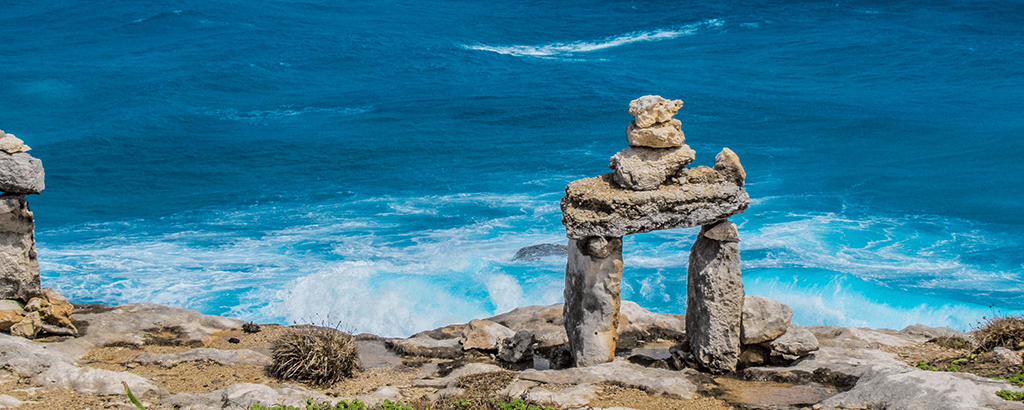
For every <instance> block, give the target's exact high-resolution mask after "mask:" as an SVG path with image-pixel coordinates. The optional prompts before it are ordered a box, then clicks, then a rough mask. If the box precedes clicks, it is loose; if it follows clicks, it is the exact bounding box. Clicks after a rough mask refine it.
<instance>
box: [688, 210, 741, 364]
mask: <svg viewBox="0 0 1024 410" xmlns="http://www.w3.org/2000/svg"><path fill="white" fill-rule="evenodd" d="M721 224H728V225H732V228H731V229H733V230H735V229H736V228H735V225H733V223H732V222H729V221H722V222H721ZM714 228H715V227H713V226H704V227H702V228H701V232H700V233H699V234H698V235H697V240H696V241H695V242H694V243H693V247H692V248H691V249H690V266H689V269H688V270H687V284H686V334H687V338H688V339H689V341H690V351H691V352H692V353H693V356H694V359H695V360H696V361H697V363H699V364H700V365H701V366H703V367H705V368H707V369H708V370H709V371H711V372H713V373H726V372H731V371H734V370H736V364H737V361H738V359H739V354H740V320H741V318H742V315H743V282H742V278H741V275H740V247H739V243H737V242H731V241H720V240H715V239H711V238H708V237H707V236H706V235H705V233H706V232H707V231H709V230H713V229H714Z"/></svg>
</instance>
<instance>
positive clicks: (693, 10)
mask: <svg viewBox="0 0 1024 410" xmlns="http://www.w3.org/2000/svg"><path fill="white" fill-rule="evenodd" d="M549 3H550V2H531V1H525V2H504V3H502V4H498V5H494V4H488V3H483V2H473V1H440V2H433V3H423V2H403V1H384V2H361V1H346V2H323V1H270V2H261V3H251V2H229V1H213V2H188V1H186V2H179V3H175V4H174V5H173V6H167V5H164V4H161V3H155V2H74V1H70V2H56V3H54V2H46V3H40V4H14V3H10V2H8V3H2V4H0V10H2V11H3V12H2V13H0V27H3V29H2V30H0V78H2V79H3V80H2V81H0V128H2V129H4V130H6V131H7V132H10V133H14V134H16V135H18V136H19V137H20V138H22V139H24V140H25V141H26V142H27V143H28V144H29V145H30V146H32V147H33V151H32V152H31V154H33V155H34V156H36V157H37V158H40V159H42V160H43V162H44V165H45V167H46V173H47V190H46V191H45V192H44V193H43V194H42V195H40V196H37V197H32V198H30V204H31V207H32V210H33V211H34V212H35V214H36V221H37V241H38V248H39V254H40V263H41V269H42V274H43V281H44V284H45V285H47V286H51V287H54V288H56V289H58V290H59V291H61V292H63V293H65V294H67V295H68V296H69V297H70V298H71V299H72V300H74V301H76V302H104V303H112V304H119V303H129V302H139V301H151V302H159V303H167V304H172V305H176V306H183V307H188V308H193V309H198V310H200V311H203V312H206V313H211V314H226V315H233V316H238V317H242V318H244V319H247V320H255V321H261V322H280V323H291V322H319V321H322V320H323V318H326V317H330V318H331V320H332V321H335V320H336V321H338V322H341V323H343V324H344V325H345V326H346V327H348V328H350V329H352V330H356V331H366V332H374V333H378V334H384V335H408V334H410V333H413V332H415V331H418V330H422V329H425V328H430V327H434V326H439V325H443V324H447V323H452V322H458V321H466V320H468V319H470V318H473V317H482V316H489V315H491V314H494V313H496V312H501V311H505V310H509V309H511V308H513V307H515V306H520V305H528V304H547V303H556V302H559V301H561V292H562V279H563V269H564V260H562V259H560V258H558V257H546V258H543V259H541V260H538V261H532V262H522V261H511V258H512V256H513V255H514V254H515V252H516V250H518V249H519V248H521V247H523V246H529V245H533V244H538V243H563V242H564V241H565V237H564V230H563V229H562V227H561V224H560V216H561V214H560V211H559V208H558V201H559V199H560V198H561V196H562V193H563V189H564V187H565V185H566V184H567V183H568V182H569V181H572V180H575V179H578V178H582V177H587V176H593V175H598V174H601V173H604V172H607V165H608V158H609V157H611V156H612V155H613V154H614V153H615V152H617V151H618V150H620V149H622V148H624V147H625V146H626V141H625V135H624V131H625V128H626V125H627V124H628V123H629V121H630V120H631V117H629V115H628V113H627V112H626V107H627V105H628V103H629V101H630V100H632V99H634V98H637V97H639V96H641V95H645V94H660V95H662V96H665V97H668V98H673V99H676V98H678V99H682V100H684V101H685V105H684V106H683V109H682V110H681V111H680V113H679V115H677V118H679V119H680V120H681V121H682V122H683V130H684V132H685V133H686V136H687V143H688V144H689V145H690V146H691V147H693V148H694V149H695V150H696V151H697V155H698V156H697V161H696V164H695V165H700V164H703V165H709V164H711V163H713V161H714V155H715V154H716V153H717V152H718V151H720V150H721V148H722V147H729V148H731V149H733V150H734V151H735V152H736V153H737V154H739V156H740V158H741V160H742V161H743V164H744V166H745V167H746V170H747V173H748V179H747V186H746V188H747V190H748V192H749V193H750V195H751V197H752V198H753V199H754V202H753V204H752V205H751V206H750V208H749V209H748V210H747V212H746V213H744V214H742V215H739V216H736V217H734V218H733V220H734V221H735V222H737V223H738V224H739V225H740V230H741V234H742V235H743V242H742V243H741V248H742V257H743V260H744V275H745V284H746V290H747V292H748V293H750V294H761V295H765V296H769V297H773V298H777V299H779V300H783V301H785V302H786V303H789V304H790V305H792V306H793V307H794V310H795V320H796V321H797V322H798V323H800V324H806V325H812V324H837V325H857V326H873V327H894V328H900V327H903V326H906V325H909V324H913V323H925V324H929V325H933V326H938V325H946V326H952V327H956V328H959V329H967V328H969V327H970V326H972V325H974V324H975V323H977V321H979V320H981V318H982V317H985V316H991V315H993V314H1005V313H1019V312H1021V311H1022V310H1024V298H1022V297H1021V294H1022V291H1024V283H1022V279H1024V253H1022V252H1021V250H1022V249H1024V235H1021V234H1020V232H1021V228H1022V227H1024V216H1022V215H1024V213H1022V211H1024V209H1022V208H1024V205H1022V204H1024V188H1022V186H1024V165H1022V164H1024V162H1022V161H1021V160H1022V159H1024V143H1022V142H1021V138H1020V137H1021V135H1024V97H1022V96H1024V81H1021V79H1022V78H1024V68H1022V67H1024V41H1022V39H1024V28H1022V26H1021V25H1020V24H1019V21H1017V20H1018V19H1017V17H1018V16H1020V15H1022V14H1024V5H1021V4H1019V3H999V2H975V1H946V2H929V3H928V4H922V3H919V2H909V1H901V2H852V3H816V2H786V3H753V4H747V5H742V6H739V5H727V6H726V5H715V4H710V3H707V4H705V3H691V4H680V3H679V2H628V1H627V2H607V1H598V2H589V3H587V4H584V5H572V6H570V5H563V4H549ZM695 234H696V232H695V231H694V230H692V229H691V230H673V231H662V232H655V233H649V234H643V235H634V236H631V237H627V238H626V242H625V256H624V257H625V263H626V271H625V274H624V283H623V294H624V297H626V298H628V299H631V300H635V301H637V302H638V303H640V304H641V305H642V306H644V307H647V308H649V309H652V310H655V311H661V312H673V313H677V312H682V311H683V309H684V307H685V289H686V284H685V277H686V274H685V270H686V258H687V253H688V249H689V246H690V244H691V243H692V242H693V238H694V235H695Z"/></svg>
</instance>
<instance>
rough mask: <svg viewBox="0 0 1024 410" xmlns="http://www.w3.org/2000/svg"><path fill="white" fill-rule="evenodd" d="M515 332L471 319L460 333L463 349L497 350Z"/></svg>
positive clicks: (496, 324) (485, 321)
mask: <svg viewBox="0 0 1024 410" xmlns="http://www.w3.org/2000/svg"><path fill="white" fill-rule="evenodd" d="M515 334H516V332H513V331H512V329H509V328H507V327H505V326H502V325H500V324H498V323H495V322H492V321H490V320H480V319H473V320H470V321H469V324H467V325H466V330H464V331H463V332H462V348H463V349H480V350H497V349H498V344H500V343H501V341H502V340H504V339H507V338H510V337H512V336H514V335H515Z"/></svg>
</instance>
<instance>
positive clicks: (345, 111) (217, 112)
mask: <svg viewBox="0 0 1024 410" xmlns="http://www.w3.org/2000/svg"><path fill="white" fill-rule="evenodd" d="M282 64H283V63H282ZM370 109H371V107H355V108H346V107H293V106H282V107H278V108H274V109H269V110H247V111H246V110H239V109H235V108H196V111H199V112H202V113H203V114H206V115H209V116H212V117H217V118H221V119H225V120H230V121H257V122H258V121H264V120H277V119H282V118H288V117H294V116H297V115H303V114H334V115H354V114H362V113H364V112H367V111H369V110H370Z"/></svg>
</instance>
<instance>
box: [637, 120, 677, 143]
mask: <svg viewBox="0 0 1024 410" xmlns="http://www.w3.org/2000/svg"><path fill="white" fill-rule="evenodd" d="M682 125H683V123H682V122H681V121H679V120H677V119H674V118H673V119H671V120H668V121H665V122H659V123H656V124H653V125H651V126H650V127H641V126H639V125H637V124H636V122H635V121H634V122H631V123H629V126H628V127H626V141H629V145H635V146H639V147H651V148H672V147H681V146H683V143H685V142H686V136H684V135H683V130H682V129H681V127H682Z"/></svg>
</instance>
